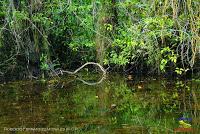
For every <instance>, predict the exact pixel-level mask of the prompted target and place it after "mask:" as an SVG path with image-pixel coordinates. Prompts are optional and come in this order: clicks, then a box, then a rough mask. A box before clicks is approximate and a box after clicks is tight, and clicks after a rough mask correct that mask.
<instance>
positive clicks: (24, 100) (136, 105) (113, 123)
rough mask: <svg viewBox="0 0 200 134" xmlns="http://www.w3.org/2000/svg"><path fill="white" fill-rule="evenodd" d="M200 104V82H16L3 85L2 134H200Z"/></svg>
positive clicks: (0, 102) (116, 77)
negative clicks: (185, 132) (90, 83)
mask: <svg viewBox="0 0 200 134" xmlns="http://www.w3.org/2000/svg"><path fill="white" fill-rule="evenodd" d="M93 77H94V78H93ZM97 77H98V76H96V75H94V76H92V75H89V76H86V77H85V79H86V80H91V81H92V80H95V79H97ZM199 100H200V82H199V81H180V80H166V79H153V78H135V79H133V80H127V79H126V78H125V77H124V76H121V75H110V76H108V77H107V78H106V79H105V80H104V81H103V82H102V83H101V84H98V85H94V86H89V85H86V84H84V83H82V82H81V81H78V80H77V79H75V78H73V77H71V78H62V80H58V79H52V80H48V81H18V82H11V83H7V84H0V134H7V133H8V134H9V133H11V134H29V133H31V134H32V133H35V134H46V133H48V134H49V133H52V134H54V133H55V134H62V133H78V134H79V133H88V134H94V133H100V134H111V133H114V134H115V133H116V134H123V133H124V134H129V133H132V134H160V133H161V134H165V133H166V134H168V133H174V131H190V132H192V133H195V134H199V133H200V131H199V130H200V127H199V124H200V103H199ZM181 117H182V118H181ZM181 119H183V121H184V123H187V124H190V125H191V127H190V128H187V127H188V126H187V125H184V124H180V123H179V121H180V120H181ZM14 130H16V131H14Z"/></svg>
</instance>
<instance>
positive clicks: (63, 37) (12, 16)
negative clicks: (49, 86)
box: [0, 0, 200, 75]
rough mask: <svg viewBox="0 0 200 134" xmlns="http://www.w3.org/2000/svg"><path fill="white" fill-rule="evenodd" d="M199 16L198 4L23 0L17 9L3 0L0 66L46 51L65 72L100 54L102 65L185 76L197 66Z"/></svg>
mask: <svg viewBox="0 0 200 134" xmlns="http://www.w3.org/2000/svg"><path fill="white" fill-rule="evenodd" d="M176 6H177V7H178V8H177V7H176ZM30 7H31V8H30ZM198 13H199V2H197V1H196V0H195V1H186V2H184V3H182V2H178V1H173V2H171V1H169V0H165V1H163V0H157V1H139V0H123V1H117V0H116V1H102V0H97V1H92V0H86V1H81V2H80V1H77V0H73V1H65V0H54V1H49V0H48V1H42V2H41V1H35V2H27V1H24V0H23V1H21V2H20V6H19V7H18V8H15V6H12V3H10V1H1V2H0V52H1V53H0V56H1V57H3V58H2V59H1V62H2V63H4V61H7V60H8V59H9V57H12V56H13V55H23V58H24V59H26V60H27V61H24V63H28V60H32V61H34V58H32V57H30V55H34V56H33V57H39V55H41V54H42V53H45V54H46V55H47V57H48V59H47V60H49V61H53V60H55V59H58V61H59V63H60V64H61V67H64V68H65V67H74V66H78V65H77V63H78V64H83V63H85V62H88V61H96V60H98V59H99V57H98V56H100V55H101V57H102V58H100V60H101V61H98V62H101V63H102V64H105V65H108V64H111V65H115V66H118V67H121V68H124V67H126V66H127V65H131V66H136V65H139V64H140V65H146V67H147V68H145V69H146V70H149V71H150V72H155V71H157V73H159V72H160V70H161V71H163V72H165V71H168V68H169V67H172V70H173V71H175V72H176V73H177V74H178V75H181V74H183V73H184V72H186V71H187V70H188V69H190V68H192V67H194V66H195V65H198V64H196V60H198V58H196V57H197V55H198V50H199V48H198V47H199V46H198V44H199V41H198V40H199V38H198V34H199V27H200V25H199V24H200V23H199V17H198V15H197V14H198ZM8 49H9V50H8ZM5 50H6V51H5ZM12 59H13V60H14V59H17V58H16V56H14V58H12ZM37 60H40V59H39V58H37ZM14 62H18V61H16V60H15V61H14ZM42 62H44V61H42ZM9 64H12V63H9ZM4 66H6V64H4ZM41 68H42V69H43V70H46V69H47V65H46V64H45V63H44V64H41ZM185 68H186V69H185ZM187 68H188V69H187ZM4 71H6V70H4Z"/></svg>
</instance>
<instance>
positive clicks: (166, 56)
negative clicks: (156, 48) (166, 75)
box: [160, 47, 177, 71]
mask: <svg viewBox="0 0 200 134" xmlns="http://www.w3.org/2000/svg"><path fill="white" fill-rule="evenodd" d="M161 54H162V55H163V59H162V60H161V63H160V70H162V71H165V67H166V65H167V63H169V62H171V63H173V64H176V62H177V55H176V54H174V51H173V50H171V49H170V48H169V47H165V48H163V49H162V50H161Z"/></svg>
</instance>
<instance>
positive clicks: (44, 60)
mask: <svg viewBox="0 0 200 134" xmlns="http://www.w3.org/2000/svg"><path fill="white" fill-rule="evenodd" d="M40 68H41V70H43V71H47V70H48V69H49V65H48V64H47V55H44V54H42V55H41V57H40Z"/></svg>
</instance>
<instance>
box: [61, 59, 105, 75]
mask: <svg viewBox="0 0 200 134" xmlns="http://www.w3.org/2000/svg"><path fill="white" fill-rule="evenodd" d="M87 65H96V66H98V67H99V68H100V69H101V71H102V72H103V75H105V74H106V70H105V69H104V68H103V67H102V66H101V65H100V64H99V63H95V62H87V63H85V64H84V65H82V66H81V67H79V68H78V69H76V70H75V71H73V72H71V71H66V70H60V71H62V72H61V74H63V73H68V74H71V75H74V74H76V73H77V72H78V71H80V70H81V69H82V68H84V67H85V66H87Z"/></svg>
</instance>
